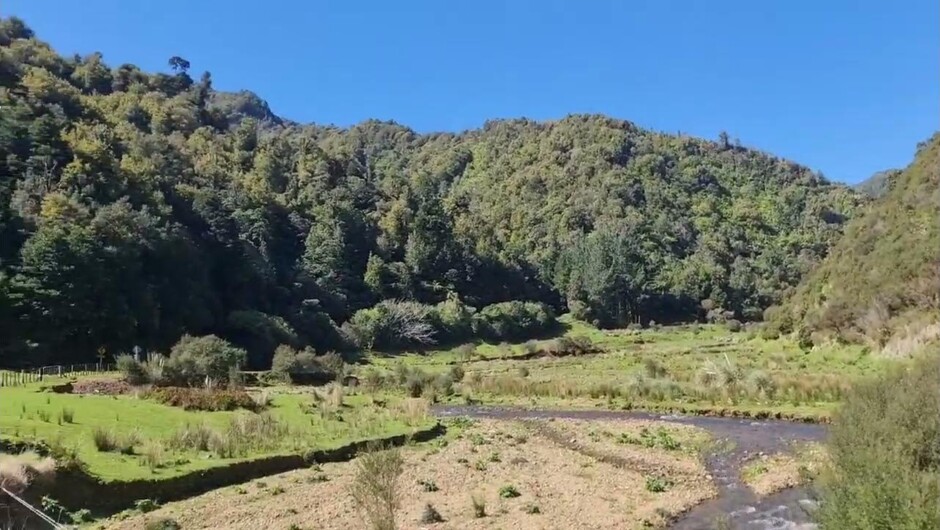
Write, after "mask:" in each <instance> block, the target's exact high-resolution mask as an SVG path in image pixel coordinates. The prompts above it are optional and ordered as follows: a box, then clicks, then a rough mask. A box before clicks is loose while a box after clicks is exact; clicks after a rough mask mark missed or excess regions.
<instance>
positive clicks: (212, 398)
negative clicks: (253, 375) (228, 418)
mask: <svg viewBox="0 0 940 530" xmlns="http://www.w3.org/2000/svg"><path fill="white" fill-rule="evenodd" d="M146 397H147V398H148V399H152V400H154V401H157V402H159V403H162V404H164V405H169V406H171V407H180V408H182V409H185V410H204V411H213V412H216V411H222V410H235V409H240V408H241V409H247V410H253V411H257V410H260V409H262V408H263V406H262V405H261V404H260V403H259V402H258V401H256V400H254V399H252V398H251V396H250V395H249V394H248V393H247V392H245V391H244V390H223V389H214V390H208V389H203V388H178V387H168V388H154V389H153V390H151V391H150V392H148V393H147V394H146Z"/></svg>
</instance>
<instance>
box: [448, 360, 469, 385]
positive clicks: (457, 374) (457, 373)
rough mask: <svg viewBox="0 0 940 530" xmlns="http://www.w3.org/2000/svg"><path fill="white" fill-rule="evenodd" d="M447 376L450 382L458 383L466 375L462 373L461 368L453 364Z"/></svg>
mask: <svg viewBox="0 0 940 530" xmlns="http://www.w3.org/2000/svg"><path fill="white" fill-rule="evenodd" d="M448 375H449V376H450V379H451V381H452V382H454V383H459V382H460V381H463V376H464V375H466V374H465V373H464V370H463V366H460V365H459V364H455V365H454V366H451V367H450V372H449V374H448Z"/></svg>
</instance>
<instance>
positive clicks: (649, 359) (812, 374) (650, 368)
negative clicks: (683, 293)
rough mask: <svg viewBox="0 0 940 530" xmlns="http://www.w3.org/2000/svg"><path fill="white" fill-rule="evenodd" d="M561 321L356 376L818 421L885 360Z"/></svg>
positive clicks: (382, 361) (557, 399) (382, 358)
mask: <svg viewBox="0 0 940 530" xmlns="http://www.w3.org/2000/svg"><path fill="white" fill-rule="evenodd" d="M562 322H563V324H564V325H565V327H566V330H565V332H564V335H563V336H561V337H557V338H552V339H546V340H540V341H528V342H526V343H521V344H508V343H503V344H487V343H480V344H476V345H463V346H459V347H455V348H449V349H442V350H429V351H423V352H404V353H400V354H381V353H375V354H373V355H372V356H371V357H370V366H369V367H365V368H363V369H361V371H360V372H361V373H363V374H364V375H363V376H362V377H363V378H364V379H366V380H369V379H370V378H373V379H374V377H375V376H374V375H372V374H371V373H370V371H372V370H374V371H376V372H378V373H379V374H383V375H386V376H387V375H388V374H396V373H401V372H403V371H407V370H413V371H419V372H425V373H427V374H441V373H447V372H449V371H452V370H454V366H460V371H461V372H462V373H463V376H462V379H461V384H460V385H459V392H458V393H456V394H454V395H451V396H443V397H441V399H443V400H445V401H457V402H467V401H469V402H471V403H482V404H513V405H522V406H531V407H538V406H554V407H584V406H588V407H590V406H603V407H608V408H631V409H650V410H676V411H684V412H691V413H713V414H745V415H758V416H764V415H770V416H781V417H788V418H799V419H810V420H813V419H815V420H826V419H828V418H829V416H830V414H831V413H832V412H833V411H834V409H835V408H836V407H837V406H838V404H839V402H840V401H841V399H842V398H843V396H844V394H845V393H846V392H847V391H848V390H849V388H850V387H851V385H852V384H853V383H854V382H855V381H857V380H859V379H862V378H865V377H868V376H872V375H875V374H878V373H881V372H883V371H884V369H885V368H886V366H887V365H889V364H891V363H892V362H894V361H888V360H884V359H880V358H878V357H877V356H876V355H873V354H871V353H869V351H868V350H867V349H866V348H865V347H862V346H857V345H840V344H832V345H829V346H818V347H815V348H814V349H804V348H801V347H800V345H799V344H798V343H797V342H795V341H794V340H791V339H786V338H764V337H761V336H760V335H759V334H758V333H757V331H756V329H750V330H747V329H745V330H741V331H737V332H732V331H730V330H729V329H728V328H727V327H725V326H723V325H700V324H693V325H683V326H671V327H661V328H645V329H632V330H600V329H597V328H594V327H592V326H589V325H587V324H584V323H582V322H578V321H574V320H571V319H570V318H568V317H563V318H562ZM568 343H575V344H578V343H580V344H578V346H577V348H576V350H580V351H574V352H572V351H569V350H570V345H567V344H568Z"/></svg>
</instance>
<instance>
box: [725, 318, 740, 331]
mask: <svg viewBox="0 0 940 530" xmlns="http://www.w3.org/2000/svg"><path fill="white" fill-rule="evenodd" d="M725 325H726V326H727V327H728V331H730V332H732V333H737V332H739V331H741V329H742V328H743V327H744V326H743V324H741V321H740V320H736V319H733V318H732V319H730V320H728V321H727V322H725Z"/></svg>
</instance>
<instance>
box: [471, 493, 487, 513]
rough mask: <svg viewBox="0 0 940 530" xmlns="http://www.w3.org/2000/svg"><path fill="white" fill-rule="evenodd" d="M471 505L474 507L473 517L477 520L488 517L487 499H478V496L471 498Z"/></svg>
mask: <svg viewBox="0 0 940 530" xmlns="http://www.w3.org/2000/svg"><path fill="white" fill-rule="evenodd" d="M470 503H471V505H472V506H473V516H474V517H476V518H477V519H480V518H482V517H486V499H484V498H483V497H477V496H476V495H474V496H472V497H470Z"/></svg>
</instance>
